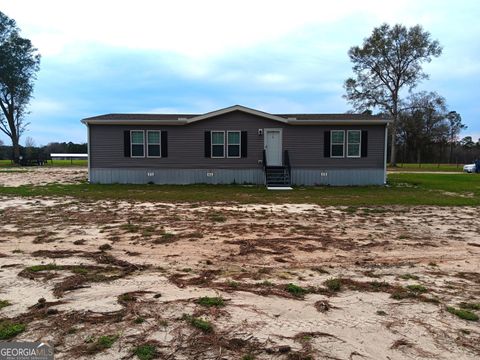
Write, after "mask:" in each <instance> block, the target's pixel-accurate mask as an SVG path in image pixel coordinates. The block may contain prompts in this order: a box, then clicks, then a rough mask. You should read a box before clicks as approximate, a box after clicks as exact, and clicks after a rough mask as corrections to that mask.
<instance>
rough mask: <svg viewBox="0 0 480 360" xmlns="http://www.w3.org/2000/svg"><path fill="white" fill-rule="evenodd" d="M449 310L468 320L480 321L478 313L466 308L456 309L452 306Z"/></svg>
mask: <svg viewBox="0 0 480 360" xmlns="http://www.w3.org/2000/svg"><path fill="white" fill-rule="evenodd" d="M447 311H448V312H449V313H450V314H453V315H456V316H458V317H459V318H460V319H463V320H468V321H478V315H477V314H475V313H474V312H472V311H470V310H465V309H455V308H454V307H452V306H448V307H447Z"/></svg>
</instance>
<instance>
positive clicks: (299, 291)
mask: <svg viewBox="0 0 480 360" xmlns="http://www.w3.org/2000/svg"><path fill="white" fill-rule="evenodd" d="M285 290H286V291H288V292H289V293H290V294H292V295H293V296H297V297H301V296H304V295H305V294H306V293H308V290H307V289H304V288H302V287H301V286H298V285H295V284H292V283H290V284H287V285H286V286H285Z"/></svg>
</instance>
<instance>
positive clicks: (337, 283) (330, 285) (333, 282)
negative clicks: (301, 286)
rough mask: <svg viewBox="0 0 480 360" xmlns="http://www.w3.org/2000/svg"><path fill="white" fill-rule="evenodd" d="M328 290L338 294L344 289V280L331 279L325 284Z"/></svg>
mask: <svg viewBox="0 0 480 360" xmlns="http://www.w3.org/2000/svg"><path fill="white" fill-rule="evenodd" d="M324 284H325V286H326V287H327V289H328V290H330V291H333V292H337V291H340V290H341V289H342V280H341V279H339V278H331V279H328V280H326V281H325V282H324Z"/></svg>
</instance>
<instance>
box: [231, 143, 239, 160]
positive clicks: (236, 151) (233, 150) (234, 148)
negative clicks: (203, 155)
mask: <svg viewBox="0 0 480 360" xmlns="http://www.w3.org/2000/svg"><path fill="white" fill-rule="evenodd" d="M228 156H230V157H239V156H240V145H228Z"/></svg>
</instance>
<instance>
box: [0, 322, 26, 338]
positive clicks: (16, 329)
mask: <svg viewBox="0 0 480 360" xmlns="http://www.w3.org/2000/svg"><path fill="white" fill-rule="evenodd" d="M25 328H26V326H25V324H22V323H12V322H10V321H0V340H7V339H11V338H13V337H15V336H17V335H18V334H20V333H21V332H23V331H25Z"/></svg>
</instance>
